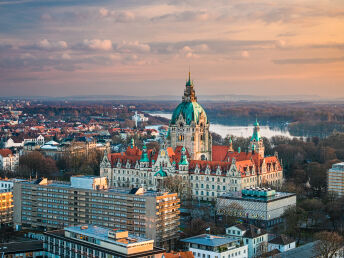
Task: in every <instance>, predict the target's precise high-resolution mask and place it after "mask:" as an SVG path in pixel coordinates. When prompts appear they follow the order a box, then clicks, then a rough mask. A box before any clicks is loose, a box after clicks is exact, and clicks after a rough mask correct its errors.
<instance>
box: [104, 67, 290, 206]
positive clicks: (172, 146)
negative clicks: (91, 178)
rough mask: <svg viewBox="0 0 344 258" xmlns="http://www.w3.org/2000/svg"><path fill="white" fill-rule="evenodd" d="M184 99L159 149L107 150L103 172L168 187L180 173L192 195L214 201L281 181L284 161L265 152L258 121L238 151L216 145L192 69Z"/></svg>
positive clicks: (118, 179) (114, 181) (125, 181)
mask: <svg viewBox="0 0 344 258" xmlns="http://www.w3.org/2000/svg"><path fill="white" fill-rule="evenodd" d="M182 99H183V100H182V102H181V103H180V104H179V105H178V106H177V107H176V109H175V110H174V112H173V115H172V119H171V121H170V125H169V131H168V135H169V136H168V138H169V142H163V143H162V144H161V146H160V149H159V150H155V149H147V147H146V146H143V148H142V149H139V148H137V147H136V146H135V143H134V142H132V143H131V145H130V146H129V147H128V149H127V150H126V151H125V152H124V153H122V152H118V153H110V154H109V153H107V152H105V153H104V158H103V160H102V162H101V164H100V175H101V176H106V177H107V178H108V179H109V182H110V185H111V186H116V187H118V186H120V187H123V186H126V187H128V186H132V187H140V186H144V187H145V188H147V189H153V190H155V189H161V188H163V181H164V179H165V178H166V177H173V176H180V177H182V178H183V181H184V182H185V184H186V185H187V186H188V188H189V189H190V191H189V192H190V194H191V196H192V198H194V199H198V200H207V201H213V200H215V199H216V198H217V197H218V196H221V195H223V194H225V193H227V192H228V191H241V190H242V189H244V188H245V187H250V186H252V187H256V186H266V185H269V186H279V185H281V184H282V182H283V169H282V164H281V162H280V161H279V159H278V154H277V153H275V155H273V156H265V155H264V143H263V138H262V137H261V135H260V126H259V123H258V121H256V123H255V126H254V130H253V134H252V138H251V141H250V144H249V146H247V148H246V151H241V149H240V148H239V149H238V150H237V151H234V149H233V145H232V141H230V142H229V145H228V146H218V145H213V144H212V139H211V134H210V132H209V126H210V121H209V120H208V118H207V115H206V113H205V110H204V109H203V108H202V107H201V105H199V104H198V103H197V97H196V95H195V90H194V84H193V82H192V81H191V78H190V74H189V79H188V80H187V82H186V86H185V90H184V96H183V98H182ZM159 171H162V172H159ZM181 197H183V196H181Z"/></svg>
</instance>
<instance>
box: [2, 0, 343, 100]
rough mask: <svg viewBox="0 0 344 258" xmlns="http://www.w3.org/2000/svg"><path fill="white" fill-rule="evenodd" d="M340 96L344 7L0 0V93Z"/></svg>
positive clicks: (323, 3)
mask: <svg viewBox="0 0 344 258" xmlns="http://www.w3.org/2000/svg"><path fill="white" fill-rule="evenodd" d="M189 66H190V69H191V76H192V79H193V80H194V83H195V89H196V93H197V94H202V95H207V94H208V95H222V94H244V95H260V96H272V98H273V96H276V95H279V96H280V95H318V96H321V97H324V98H344V1H343V0H278V1H276V0H228V1H224V0H214V1H212V0H206V1H205V0H157V1H155V0H125V1H123V0H109V1H104V0H97V1H94V0H92V1H90V0H73V1H71V0H34V1H33V0H0V95H1V96H72V95H131V96H156V95H182V94H183V89H184V85H185V80H186V77H187V74H188V70H189Z"/></svg>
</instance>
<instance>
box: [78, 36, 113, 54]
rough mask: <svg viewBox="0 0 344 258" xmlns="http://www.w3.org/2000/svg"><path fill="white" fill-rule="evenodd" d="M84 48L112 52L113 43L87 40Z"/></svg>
mask: <svg viewBox="0 0 344 258" xmlns="http://www.w3.org/2000/svg"><path fill="white" fill-rule="evenodd" d="M83 46H84V47H86V48H88V49H92V50H104V51H109V50H112V42H111V40H109V39H104V40H101V39H91V40H88V39H85V40H84V41H83Z"/></svg>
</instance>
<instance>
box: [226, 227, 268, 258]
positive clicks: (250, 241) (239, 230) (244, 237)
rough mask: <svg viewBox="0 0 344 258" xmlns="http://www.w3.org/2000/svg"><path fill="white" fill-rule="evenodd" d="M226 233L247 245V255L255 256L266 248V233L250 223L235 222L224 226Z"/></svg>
mask: <svg viewBox="0 0 344 258" xmlns="http://www.w3.org/2000/svg"><path fill="white" fill-rule="evenodd" d="M226 235H227V236H228V237H229V238H232V239H238V240H240V241H242V242H243V243H244V245H247V246H248V257H249V258H251V257H255V256H259V255H261V254H263V253H265V252H266V251H267V250H268V233H267V232H266V231H265V230H264V229H260V228H258V227H256V226H254V225H252V224H245V223H243V224H237V225H234V226H232V227H229V228H226Z"/></svg>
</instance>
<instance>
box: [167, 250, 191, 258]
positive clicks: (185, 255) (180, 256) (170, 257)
mask: <svg viewBox="0 0 344 258" xmlns="http://www.w3.org/2000/svg"><path fill="white" fill-rule="evenodd" d="M163 255H164V257H165V258H194V257H195V256H194V255H193V253H192V252H191V251H186V252H177V253H175V252H172V253H164V254H163Z"/></svg>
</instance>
